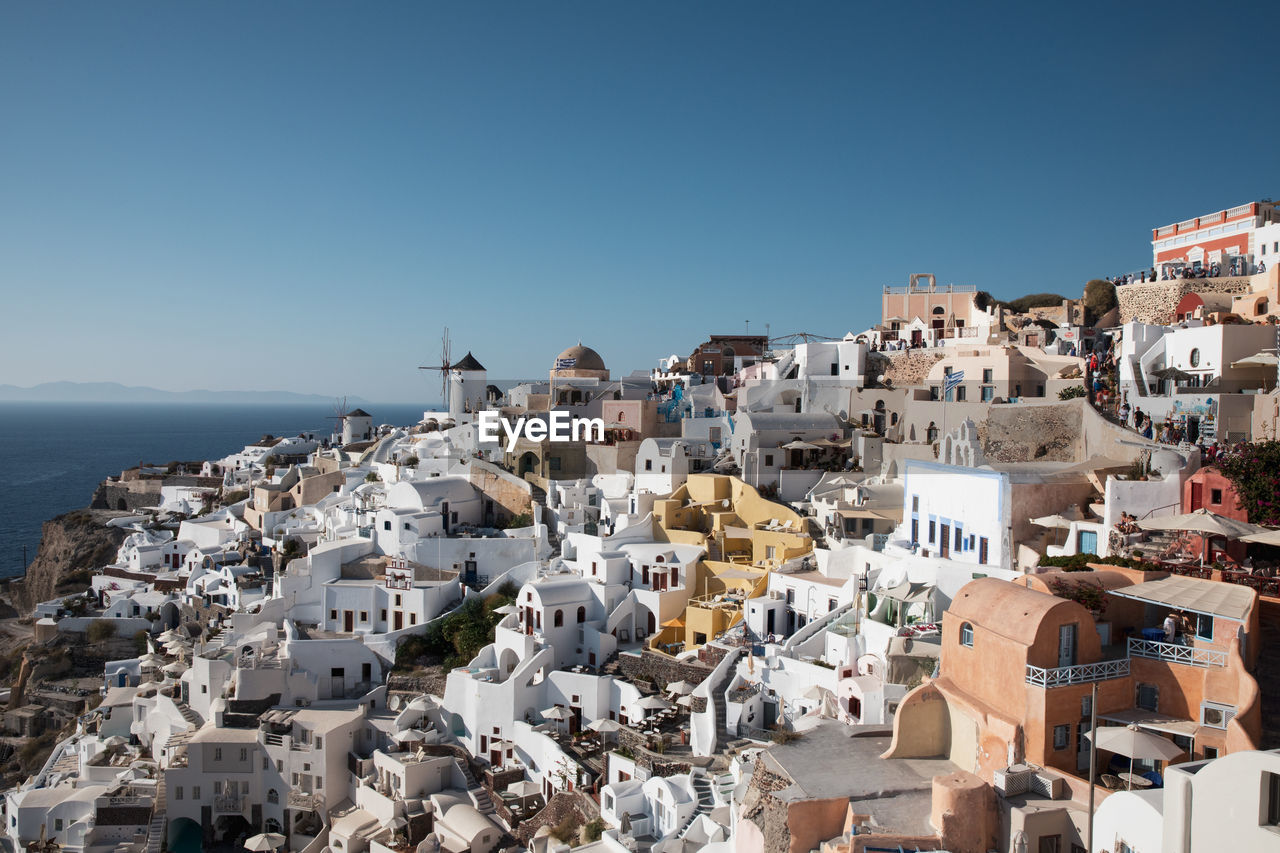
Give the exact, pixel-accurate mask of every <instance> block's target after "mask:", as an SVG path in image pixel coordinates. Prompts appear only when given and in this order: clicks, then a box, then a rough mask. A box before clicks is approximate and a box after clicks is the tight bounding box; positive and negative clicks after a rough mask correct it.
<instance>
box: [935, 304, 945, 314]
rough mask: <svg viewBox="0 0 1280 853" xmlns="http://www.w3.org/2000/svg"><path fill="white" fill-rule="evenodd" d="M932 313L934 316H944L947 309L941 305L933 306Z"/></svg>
mask: <svg viewBox="0 0 1280 853" xmlns="http://www.w3.org/2000/svg"><path fill="white" fill-rule="evenodd" d="M933 313H935V314H945V313H947V309H945V308H943V307H942V306H941V305H935V306H933Z"/></svg>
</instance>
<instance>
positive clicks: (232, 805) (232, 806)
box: [213, 794, 245, 814]
mask: <svg viewBox="0 0 1280 853" xmlns="http://www.w3.org/2000/svg"><path fill="white" fill-rule="evenodd" d="M244 800H245V798H244V797H242V796H240V795H239V794H235V795H231V794H222V795H220V796H217V797H214V798H213V810H214V812H215V813H217V814H239V813H240V812H242V811H244Z"/></svg>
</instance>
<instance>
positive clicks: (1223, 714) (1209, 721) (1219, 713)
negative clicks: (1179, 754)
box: [1200, 702, 1236, 729]
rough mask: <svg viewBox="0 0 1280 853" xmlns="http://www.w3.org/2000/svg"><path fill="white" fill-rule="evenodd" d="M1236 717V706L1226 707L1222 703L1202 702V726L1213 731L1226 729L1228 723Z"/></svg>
mask: <svg viewBox="0 0 1280 853" xmlns="http://www.w3.org/2000/svg"><path fill="white" fill-rule="evenodd" d="M1235 715H1236V709H1235V706H1234V705H1224V704H1222V703H1221V702H1201V703H1200V725H1202V726H1206V727H1208V728H1211V729H1225V728H1226V727H1227V723H1229V722H1230V721H1231V718H1232V717H1234V716H1235Z"/></svg>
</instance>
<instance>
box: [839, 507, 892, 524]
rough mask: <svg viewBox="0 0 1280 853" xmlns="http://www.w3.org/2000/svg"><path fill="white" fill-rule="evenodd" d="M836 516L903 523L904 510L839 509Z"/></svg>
mask: <svg viewBox="0 0 1280 853" xmlns="http://www.w3.org/2000/svg"><path fill="white" fill-rule="evenodd" d="M836 515H838V516H840V517H841V518H870V519H874V520H876V521H901V520H902V510H901V509H897V510H893V509H870V508H859V509H838V510H836Z"/></svg>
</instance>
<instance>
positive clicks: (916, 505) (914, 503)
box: [911, 495, 920, 512]
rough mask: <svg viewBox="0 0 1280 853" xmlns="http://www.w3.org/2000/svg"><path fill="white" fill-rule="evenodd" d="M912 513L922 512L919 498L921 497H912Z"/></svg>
mask: <svg viewBox="0 0 1280 853" xmlns="http://www.w3.org/2000/svg"><path fill="white" fill-rule="evenodd" d="M911 511H912V512H919V511H920V496H919V495H912V496H911Z"/></svg>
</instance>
